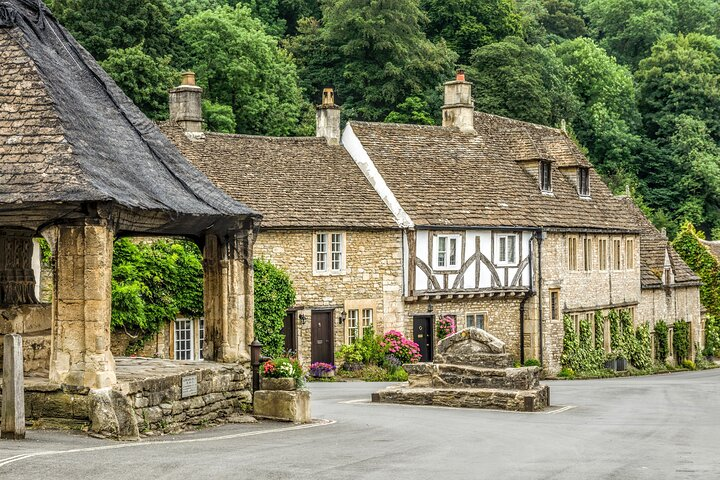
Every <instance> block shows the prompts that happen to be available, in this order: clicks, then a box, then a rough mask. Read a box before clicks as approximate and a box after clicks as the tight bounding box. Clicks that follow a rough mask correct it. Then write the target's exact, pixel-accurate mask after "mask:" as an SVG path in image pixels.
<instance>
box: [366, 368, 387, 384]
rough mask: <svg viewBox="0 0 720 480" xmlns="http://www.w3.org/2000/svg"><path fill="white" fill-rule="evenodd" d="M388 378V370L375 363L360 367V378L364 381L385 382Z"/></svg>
mask: <svg viewBox="0 0 720 480" xmlns="http://www.w3.org/2000/svg"><path fill="white" fill-rule="evenodd" d="M387 378H388V371H387V370H385V369H384V368H382V367H378V366H377V365H367V366H366V367H365V368H363V369H362V379H363V380H365V381H366V382H385V381H387Z"/></svg>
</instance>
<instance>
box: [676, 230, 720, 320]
mask: <svg viewBox="0 0 720 480" xmlns="http://www.w3.org/2000/svg"><path fill="white" fill-rule="evenodd" d="M702 239H704V235H703V233H702V232H698V231H697V230H696V229H695V227H694V226H693V225H692V224H691V223H689V222H686V223H685V224H684V225H683V226H682V228H681V229H680V232H679V233H678V235H677V237H675V240H674V241H673V247H674V248H675V250H676V251H677V253H678V254H679V255H680V256H681V257H682V259H683V260H684V261H685V263H687V264H688V266H689V267H690V268H691V269H692V270H693V271H694V272H695V274H696V275H698V276H699V277H700V280H702V285H701V286H700V302H701V303H702V305H703V307H705V310H706V311H707V313H708V314H709V315H711V316H713V317H716V318H717V317H719V316H720V262H718V260H717V259H716V258H715V257H714V256H713V255H712V254H711V253H710V252H709V251H708V249H707V248H706V247H705V246H704V245H703V244H702V243H700V240H702Z"/></svg>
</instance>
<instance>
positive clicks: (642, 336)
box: [630, 323, 653, 370]
mask: <svg viewBox="0 0 720 480" xmlns="http://www.w3.org/2000/svg"><path fill="white" fill-rule="evenodd" d="M630 363H632V364H633V366H634V367H635V368H639V369H640V370H645V369H646V368H650V367H652V365H653V361H652V352H651V344H650V326H649V325H648V324H647V323H643V324H642V325H639V326H638V327H637V330H635V337H634V339H633V341H632V349H631V353H630Z"/></svg>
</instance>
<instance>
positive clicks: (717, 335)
mask: <svg viewBox="0 0 720 480" xmlns="http://www.w3.org/2000/svg"><path fill="white" fill-rule="evenodd" d="M702 353H703V355H707V356H716V357H717V356H720V318H718V317H716V316H714V315H708V316H707V317H705V348H704V349H703V352H702Z"/></svg>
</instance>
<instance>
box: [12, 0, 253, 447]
mask: <svg viewBox="0 0 720 480" xmlns="http://www.w3.org/2000/svg"><path fill="white" fill-rule="evenodd" d="M259 218H260V216H259V214H257V213H256V212H255V211H253V210H251V209H250V208H248V207H247V206H245V205H243V204H241V203H239V202H237V201H236V200H233V199H232V198H230V197H229V196H228V195H226V194H225V193H224V192H222V191H221V190H219V189H218V188H217V187H215V186H214V185H213V184H212V183H211V182H210V181H209V180H208V179H207V177H205V176H204V175H202V173H200V172H199V171H198V170H197V169H196V168H195V167H193V165H192V164H191V163H190V162H188V161H187V160H186V159H185V158H184V157H183V156H182V155H181V154H180V152H179V151H178V150H177V149H176V148H175V146H174V145H173V144H172V143H171V142H170V141H168V139H167V138H166V137H165V136H164V135H162V134H161V132H160V131H159V129H158V128H157V127H156V126H155V125H154V124H153V123H152V122H151V121H150V120H149V119H148V118H146V117H145V116H144V115H143V114H142V113H141V112H140V110H139V109H138V108H137V107H136V106H135V105H133V104H132V102H131V101H130V100H129V99H128V98H127V97H126V96H125V95H124V94H123V93H122V91H121V90H120V89H119V88H118V86H117V85H116V84H115V83H114V82H113V81H112V80H111V79H110V77H109V76H108V75H107V74H106V73H105V72H104V71H103V70H102V69H101V68H100V66H99V65H98V64H97V63H96V62H95V60H94V59H93V58H92V57H91V56H90V55H89V54H88V53H87V52H86V51H85V50H84V49H83V48H82V47H81V46H80V45H79V44H78V43H77V42H76V41H75V40H74V39H73V38H72V37H71V36H70V34H69V33H68V32H67V31H66V30H65V29H64V28H63V27H62V26H60V25H59V24H58V23H57V21H56V20H55V18H54V17H53V16H52V14H51V12H49V11H48V10H47V8H46V7H45V6H44V5H43V4H42V2H31V1H27V0H7V1H3V2H2V3H0V258H2V260H0V333H2V334H4V333H21V334H22V335H23V337H24V340H25V341H26V345H27V346H28V348H27V349H26V351H25V355H26V358H28V357H29V360H30V362H29V363H28V365H29V366H30V370H29V371H28V372H27V373H28V374H29V375H33V376H34V377H35V381H36V382H40V383H41V384H42V386H41V389H40V390H39V391H37V392H35V393H33V391H32V389H30V390H28V392H29V393H28V397H27V398H29V399H32V398H36V397H43V398H44V396H57V397H62V398H63V399H64V400H63V401H62V402H60V401H59V400H58V402H59V403H55V404H54V405H60V404H65V403H63V402H65V401H67V402H70V403H73V404H74V405H75V407H72V409H71V410H72V411H69V410H68V411H55V412H53V414H52V416H56V417H57V416H62V415H63V414H68V415H71V416H75V417H77V416H78V415H79V416H80V417H81V418H83V419H86V420H87V419H88V418H92V417H93V415H94V413H98V412H99V410H97V409H94V407H93V406H97V405H98V404H99V403H98V402H100V403H102V401H103V400H97V398H100V397H102V398H105V399H106V400H108V401H110V397H109V396H110V395H111V394H110V393H109V392H114V393H112V395H114V397H113V398H114V400H112V402H114V403H113V405H114V406H117V407H118V408H119V409H121V410H122V409H126V410H127V412H126V413H128V414H129V418H130V419H129V420H128V422H125V425H126V426H127V428H130V429H131V430H132V431H130V432H129V433H128V435H129V436H133V435H135V436H136V435H137V432H138V422H137V421H136V418H135V417H136V414H137V416H138V418H140V421H142V418H143V417H142V415H143V414H144V413H145V412H144V410H143V409H144V408H145V407H148V403H147V402H145V403H142V402H139V403H135V404H133V400H132V399H131V398H129V397H128V396H127V394H128V392H129V391H132V392H133V394H134V392H138V395H140V396H141V397H142V395H143V389H147V388H151V389H155V388H157V389H160V390H155V392H154V393H155V394H156V395H155V397H154V398H156V399H159V400H160V401H164V402H165V403H167V404H170V403H168V402H172V401H175V400H178V401H179V400H180V386H179V384H178V385H176V383H177V382H179V377H176V378H175V377H173V378H172V379H170V380H168V381H167V382H166V383H164V384H163V383H162V382H161V384H156V383H153V382H149V383H147V384H146V383H143V382H142V379H143V377H142V375H143V374H144V373H147V372H146V371H145V372H143V371H142V369H140V370H134V371H133V373H132V375H131V377H132V382H135V383H132V382H131V383H132V384H128V383H126V382H127V381H128V378H127V377H125V378H124V379H123V381H120V377H121V372H120V371H119V370H118V369H116V362H115V358H114V356H113V355H112V353H111V351H110V313H111V294H110V291H111V267H112V254H113V240H114V239H115V238H116V237H118V236H134V235H142V236H172V235H177V236H184V237H187V238H190V239H192V240H194V241H196V242H197V243H198V244H200V245H201V246H202V247H203V250H204V256H205V322H206V325H207V332H206V349H205V353H206V355H205V356H206V358H207V359H210V360H215V361H218V362H228V363H234V364H235V366H234V367H230V370H231V371H232V373H230V374H228V375H230V377H232V378H234V379H235V380H237V382H236V383H235V384H234V385H235V387H236V388H234V389H235V390H238V391H240V390H242V391H244V392H246V391H247V388H248V386H247V375H246V373H245V370H244V369H245V368H246V363H247V360H249V351H248V345H249V343H250V342H251V341H252V338H253V329H252V316H253V295H252V292H253V290H252V265H251V262H252V242H253V236H254V229H255V223H256V221H257V220H258V219H259ZM39 236H42V237H44V238H45V239H46V240H47V241H48V243H49V244H50V247H51V249H52V252H53V257H54V264H53V280H54V281H53V282H52V283H53V293H52V302H51V304H49V305H43V304H39V302H38V298H37V292H36V272H34V270H33V254H32V252H33V238H34V237H39ZM42 338H45V339H47V340H42ZM35 347H38V348H35ZM36 349H39V350H45V352H46V353H45V354H41V352H37V351H35V350H36ZM207 368H210V365H209V364H208V367H207ZM233 368H234V369H235V370H233ZM170 370H172V367H170ZM156 373H157V372H156ZM175 373H178V371H175ZM212 375H213V374H212V373H211V372H209V373H208V374H207V375H206V378H204V380H206V381H207V382H210V383H207V382H206V384H203V383H202V381H203V379H202V378H201V379H200V380H199V381H198V389H197V390H196V391H195V393H194V395H197V394H198V392H200V393H201V394H202V395H205V394H208V393H210V389H211V388H212V387H211V383H212V382H211V381H212ZM171 376H172V373H171ZM195 378H196V380H197V376H196V377H195ZM120 384H122V385H123V386H122V387H119V386H118V385H120ZM203 385H207V386H208V387H207V388H205V387H204V386H203ZM105 387H113V388H114V389H113V390H110V389H107V388H105ZM226 387H229V382H228V384H227V385H226ZM203 388H205V390H203ZM68 391H70V392H72V393H73V394H74V396H70V397H68V396H67V395H68V394H67V392H68ZM236 393H237V392H236ZM240 393H242V392H240ZM240 393H238V395H240ZM175 394H177V395H175ZM33 395H35V396H33ZM175 396H176V397H177V398H175ZM91 397H92V398H95V400H93V399H92V398H91ZM118 399H119V400H118ZM219 400H221V401H223V402H226V404H223V408H224V407H229V408H231V407H238V408H239V404H238V405H236V404H233V402H232V401H226V397H224V396H223V395H220V398H219V399H216V401H219ZM208 401H210V400H208ZM50 403H52V402H50ZM50 403H47V404H48V405H50ZM203 404H205V400H203ZM231 404H232V405H231ZM43 405H45V403H43V400H42V399H41V400H39V401H38V403H36V404H34V403H32V402H29V406H28V408H27V412H28V416H33V415H42V413H43V408H44V407H43ZM36 406H37V407H38V409H37V410H36V409H35V407H36ZM133 408H137V409H138V410H136V411H135V412H134V413H133V410H132V409H133ZM152 408H156V409H157V410H160V408H159V407H158V406H157V405H152ZM180 409H181V410H183V407H180ZM117 411H118V412H119V411H120V410H117ZM46 413H47V412H46ZM176 413H177V412H176ZM118 415H119V413H118ZM163 415H164V411H163V412H161V413H160V416H161V417H162V416H163ZM169 415H170V413H169V412H168V417H167V418H164V420H163V421H164V422H174V421H175V420H177V419H172V418H170V417H169ZM178 421H179V420H178ZM133 425H134V427H133ZM115 427H116V429H115V433H117V418H116V419H115ZM99 428H104V427H99ZM148 428H151V427H148Z"/></svg>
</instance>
